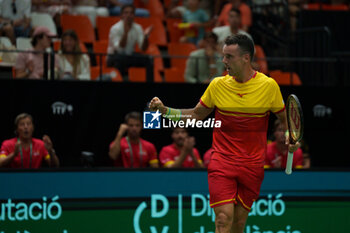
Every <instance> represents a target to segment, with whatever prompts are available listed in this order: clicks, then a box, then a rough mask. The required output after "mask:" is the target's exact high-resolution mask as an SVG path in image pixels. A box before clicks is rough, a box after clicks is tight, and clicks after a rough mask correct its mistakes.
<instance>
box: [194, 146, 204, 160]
mask: <svg viewBox="0 0 350 233" xmlns="http://www.w3.org/2000/svg"><path fill="white" fill-rule="evenodd" d="M193 154H194V156H196V158H197V159H198V160H200V161H202V158H201V155H200V154H199V151H198V150H197V148H193Z"/></svg>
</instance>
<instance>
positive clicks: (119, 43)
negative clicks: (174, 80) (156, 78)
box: [107, 5, 153, 81]
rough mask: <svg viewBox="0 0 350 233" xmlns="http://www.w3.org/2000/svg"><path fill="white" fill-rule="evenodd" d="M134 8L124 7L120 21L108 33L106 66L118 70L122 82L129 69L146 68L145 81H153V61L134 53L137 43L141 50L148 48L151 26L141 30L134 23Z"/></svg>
mask: <svg viewBox="0 0 350 233" xmlns="http://www.w3.org/2000/svg"><path fill="white" fill-rule="evenodd" d="M134 18H135V7H134V6H133V5H124V6H123V7H122V15H121V20H120V21H119V22H118V23H116V24H114V25H113V26H112V27H111V29H110V31H109V42H108V51H107V52H108V54H109V56H108V58H107V65H108V66H114V67H116V68H117V69H119V71H120V73H121V74H122V76H123V79H124V81H127V80H128V77H127V72H128V68H129V67H146V70H147V80H148V81H151V80H153V60H152V58H151V57H149V56H146V55H143V54H139V53H135V44H136V43H137V44H138V46H139V48H141V50H143V51H145V50H146V49H147V47H148V37H149V35H150V33H151V31H152V26H150V27H148V28H146V29H145V31H143V30H142V27H141V25H139V24H137V23H135V22H134Z"/></svg>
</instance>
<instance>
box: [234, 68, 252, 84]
mask: <svg viewBox="0 0 350 233" xmlns="http://www.w3.org/2000/svg"><path fill="white" fill-rule="evenodd" d="M254 74H255V70H253V69H252V68H251V67H250V68H248V69H247V70H245V71H243V74H242V75H240V76H238V77H235V78H236V81H237V82H239V83H245V82H247V81H249V80H250V79H251V78H253V76H254Z"/></svg>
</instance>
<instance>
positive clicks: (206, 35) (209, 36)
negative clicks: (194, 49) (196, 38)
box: [203, 32, 218, 43]
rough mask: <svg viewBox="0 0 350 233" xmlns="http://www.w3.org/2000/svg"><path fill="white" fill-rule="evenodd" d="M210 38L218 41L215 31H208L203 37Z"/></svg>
mask: <svg viewBox="0 0 350 233" xmlns="http://www.w3.org/2000/svg"><path fill="white" fill-rule="evenodd" d="M210 38H212V39H214V41H215V43H217V42H218V36H217V35H216V34H215V33H214V32H206V33H205V34H204V38H203V39H204V40H206V39H210Z"/></svg>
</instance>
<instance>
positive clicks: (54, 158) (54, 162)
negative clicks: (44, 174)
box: [43, 135, 60, 167]
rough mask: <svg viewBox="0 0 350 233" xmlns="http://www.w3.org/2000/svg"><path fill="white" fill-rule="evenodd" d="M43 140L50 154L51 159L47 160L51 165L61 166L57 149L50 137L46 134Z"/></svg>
mask: <svg viewBox="0 0 350 233" xmlns="http://www.w3.org/2000/svg"><path fill="white" fill-rule="evenodd" d="M43 141H44V145H45V148H46V150H47V152H48V153H49V155H50V160H47V162H48V164H49V166H50V167H59V166H60V161H59V159H58V157H57V155H56V151H55V149H54V148H53V144H52V141H51V139H50V137H49V136H47V135H44V136H43Z"/></svg>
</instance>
